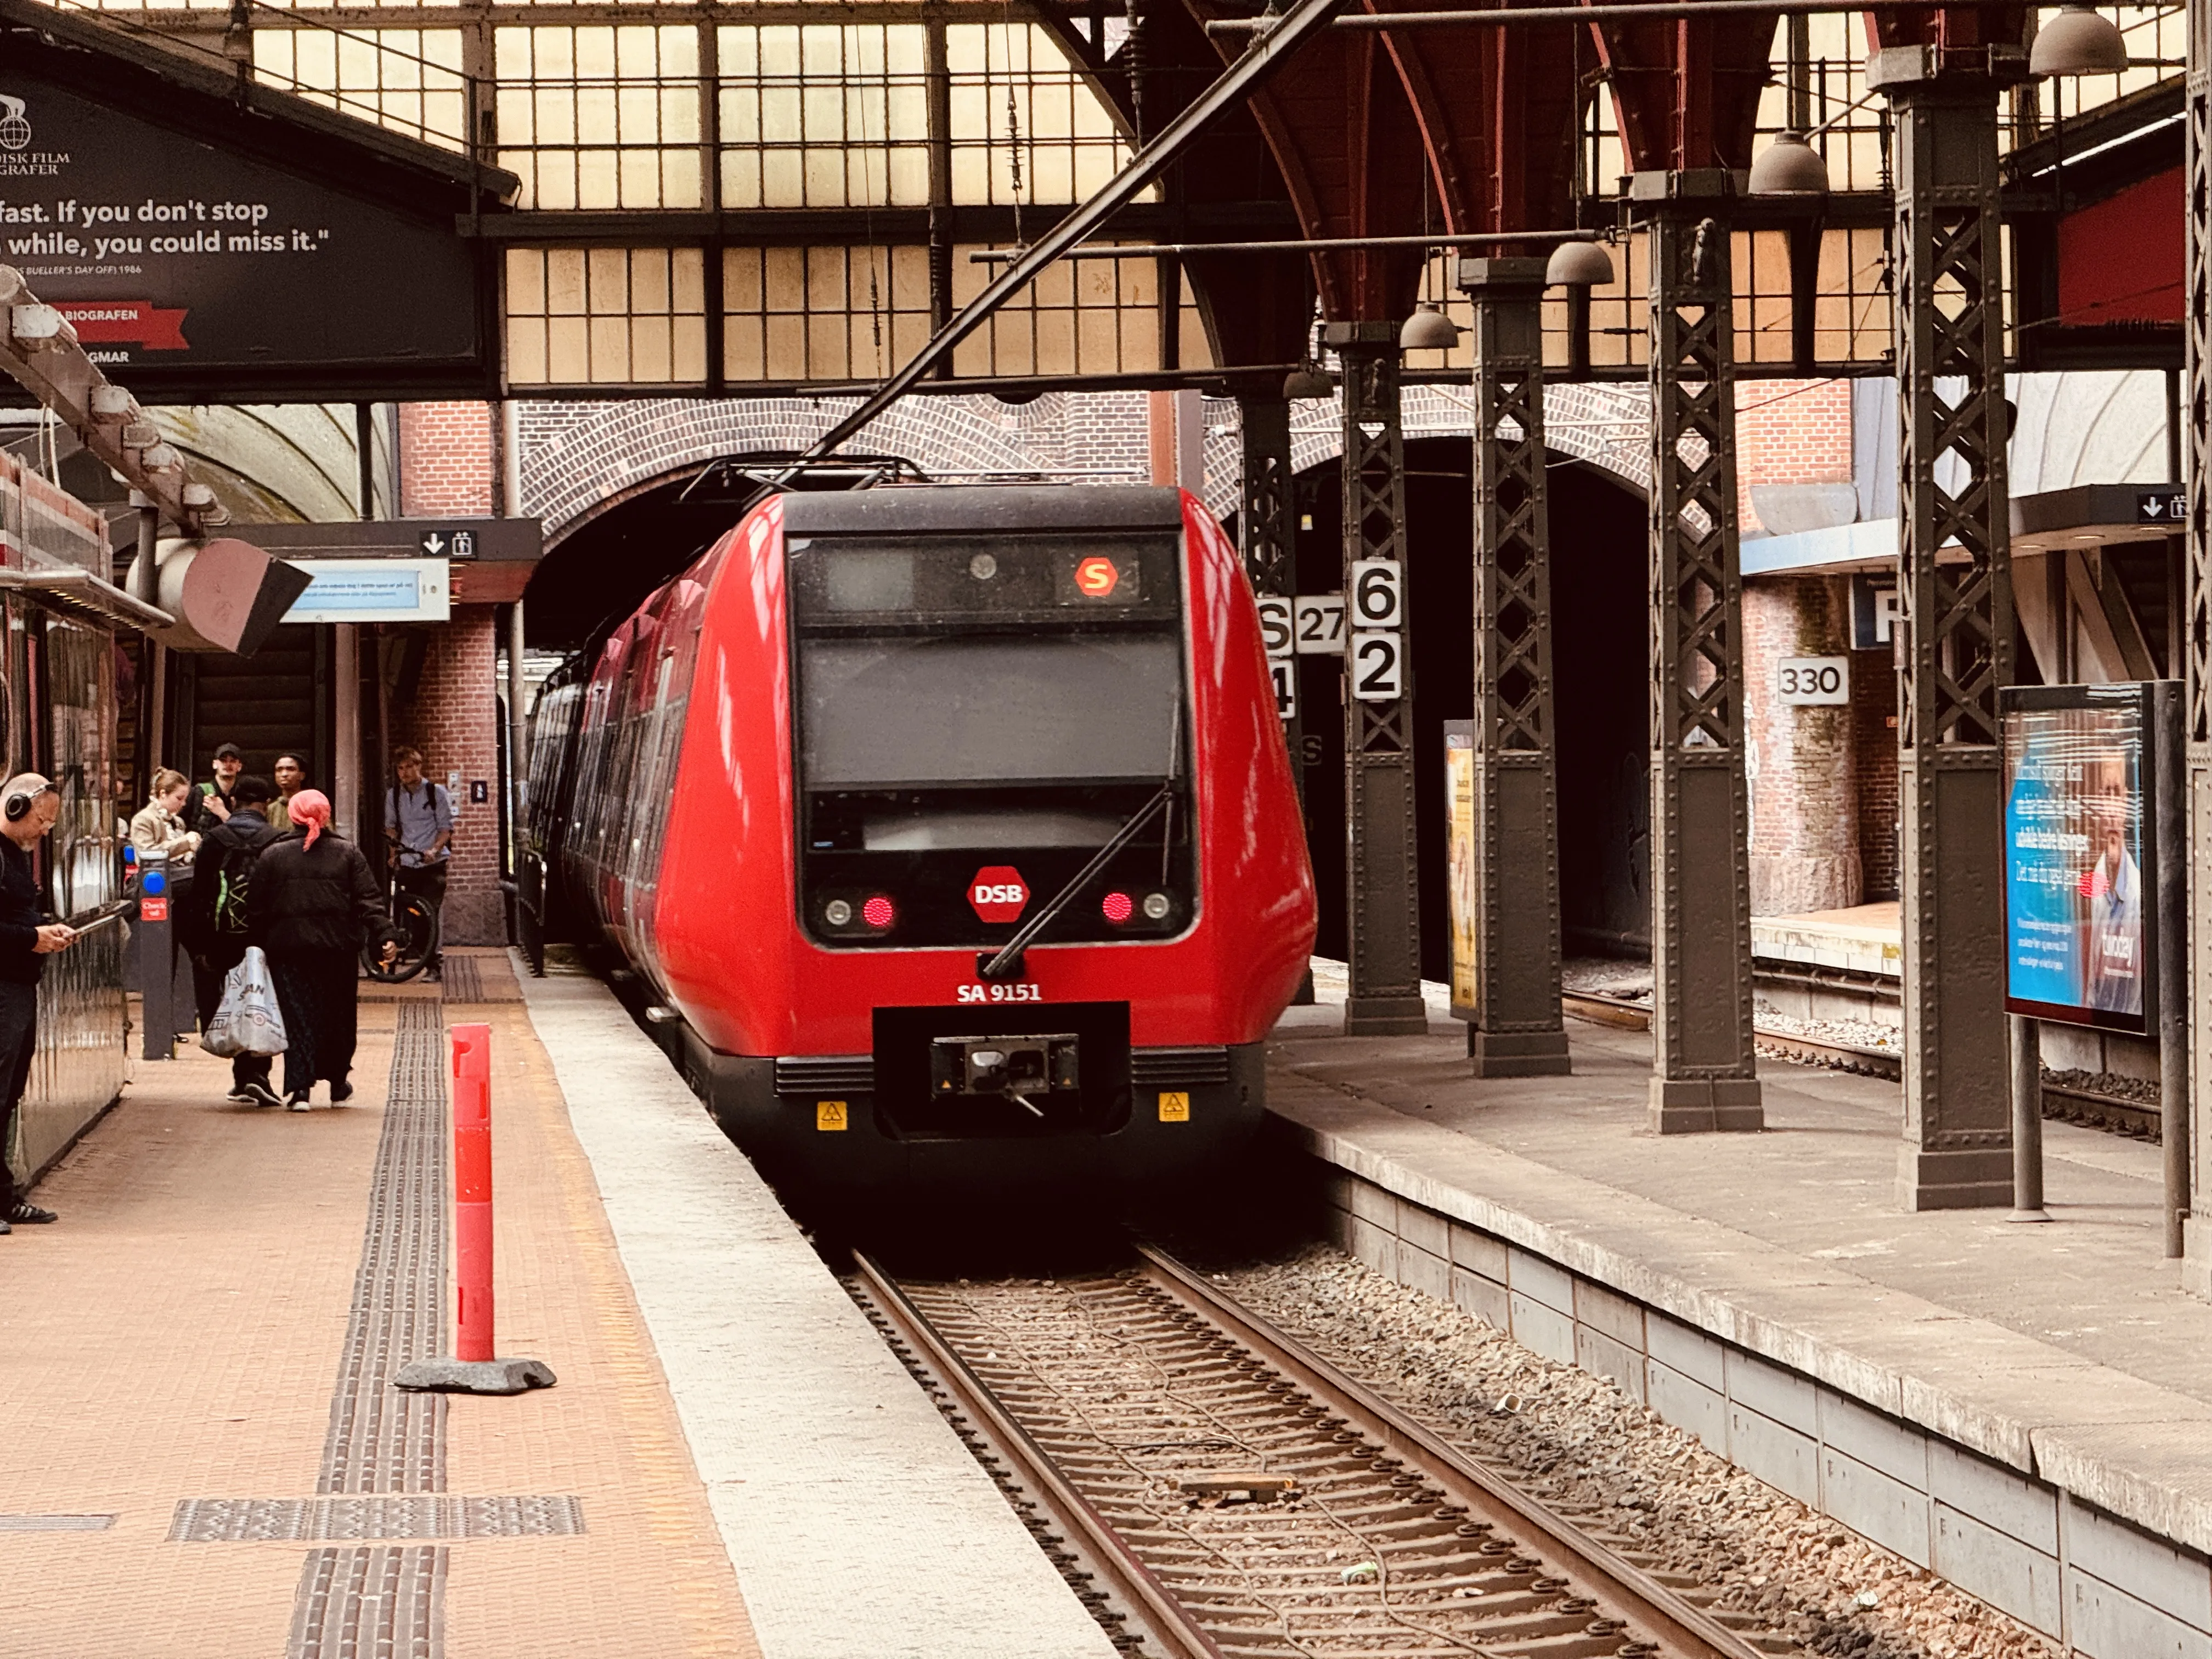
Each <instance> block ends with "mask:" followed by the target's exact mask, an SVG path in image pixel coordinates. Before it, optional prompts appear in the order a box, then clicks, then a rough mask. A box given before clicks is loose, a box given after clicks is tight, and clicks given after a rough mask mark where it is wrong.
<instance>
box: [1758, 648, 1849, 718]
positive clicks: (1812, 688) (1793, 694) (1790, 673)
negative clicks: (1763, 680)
mask: <svg viewBox="0 0 2212 1659" xmlns="http://www.w3.org/2000/svg"><path fill="white" fill-rule="evenodd" d="M1774 698H1775V701H1776V702H1780V703H1784V704H1787V705H1790V706H1792V707H1796V708H1805V707H1808V706H1818V705H1821V704H1835V703H1847V702H1850V700H1851V659H1850V658H1849V657H1784V658H1781V659H1778V661H1777V662H1776V663H1775V665H1774Z"/></svg>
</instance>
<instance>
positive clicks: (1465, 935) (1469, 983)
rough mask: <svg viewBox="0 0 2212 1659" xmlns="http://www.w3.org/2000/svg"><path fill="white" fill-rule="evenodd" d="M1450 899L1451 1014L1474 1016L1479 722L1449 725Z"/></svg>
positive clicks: (1447, 864)
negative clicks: (1476, 747)
mask: <svg viewBox="0 0 2212 1659" xmlns="http://www.w3.org/2000/svg"><path fill="white" fill-rule="evenodd" d="M1444 804H1445V807H1446V810H1447V811H1449V814H1450V821H1449V825H1448V826H1447V828H1446V830H1445V839H1444V886H1445V889H1446V893H1445V897H1446V899H1447V901H1448V902H1449V904H1450V907H1451V1000H1452V1012H1454V1013H1455V1014H1459V1015H1462V1016H1467V1015H1472V1014H1473V1013H1474V989H1475V962H1474V873H1475V854H1474V721H1472V720H1446V721H1445V722H1444Z"/></svg>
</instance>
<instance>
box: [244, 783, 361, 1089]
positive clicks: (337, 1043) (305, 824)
mask: <svg viewBox="0 0 2212 1659" xmlns="http://www.w3.org/2000/svg"><path fill="white" fill-rule="evenodd" d="M290 815H291V819H292V822H293V823H295V825H297V826H298V829H297V832H296V833H295V834H294V835H291V836H286V837H285V838H284V839H283V841H280V842H272V843H271V844H270V846H268V847H267V848H264V849H263V850H262V854H261V857H260V859H259V860H258V861H257V862H256V863H255V865H254V866H253V884H252V899H251V901H250V902H248V904H247V906H246V909H247V914H248V916H249V918H250V921H249V926H250V928H251V938H252V943H254V944H256V945H259V946H260V947H261V948H262V950H263V951H265V952H267V954H268V957H269V968H270V973H271V975H274V977H275V979H276V1002H277V1006H279V1007H281V1008H282V1009H283V1011H284V1035H285V1038H286V1041H287V1042H288V1044H289V1046H288V1047H287V1048H285V1050H284V1099H285V1103H286V1104H287V1105H289V1107H290V1108H291V1109H293V1110H294V1111H295V1112H304V1111H306V1110H307V1102H308V1094H309V1091H311V1090H313V1087H314V1085H316V1083H318V1082H327V1083H328V1084H329V1085H331V1105H333V1106H337V1105H342V1104H343V1103H345V1102H346V1101H348V1100H349V1099H351V1098H352V1097H353V1084H352V1081H351V1080H350V1079H349V1077H348V1076H347V1073H349V1072H351V1071H352V1069H353V1049H354V1035H355V1014H356V1007H355V989H354V987H355V983H356V979H357V977H358V975H357V972H356V964H357V963H358V962H359V961H360V958H361V947H362V943H363V942H364V941H365V940H367V939H378V940H380V941H381V942H382V944H383V945H384V949H385V951H386V954H387V955H388V954H390V953H391V952H392V951H396V950H397V949H398V939H399V935H398V933H397V931H396V930H395V929H394V928H393V927H392V916H391V914H390V912H388V911H387V910H386V908H384V893H383V890H381V889H380V887H379V886H378V885H377V883H376V878H375V876H374V874H373V873H371V872H370V870H369V867H368V860H367V859H365V858H363V857H362V853H361V849H360V848H357V847H356V846H355V845H354V844H353V843H352V842H349V841H347V840H345V839H343V837H342V836H339V835H338V834H337V832H336V831H335V830H333V829H331V803H330V799H329V798H328V797H327V796H325V794H324V793H323V792H322V791H321V790H319V789H302V790H301V791H300V792H299V793H297V794H295V795H294V796H293V797H292V802H291V808H290Z"/></svg>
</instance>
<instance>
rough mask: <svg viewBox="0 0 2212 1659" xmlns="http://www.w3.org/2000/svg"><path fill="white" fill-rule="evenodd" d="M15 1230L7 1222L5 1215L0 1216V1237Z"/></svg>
mask: <svg viewBox="0 0 2212 1659" xmlns="http://www.w3.org/2000/svg"><path fill="white" fill-rule="evenodd" d="M14 1231H15V1229H14V1228H13V1227H11V1226H9V1225H8V1218H7V1217H5V1216H0V1238H5V1237H7V1236H8V1235H9V1233H12V1232H14Z"/></svg>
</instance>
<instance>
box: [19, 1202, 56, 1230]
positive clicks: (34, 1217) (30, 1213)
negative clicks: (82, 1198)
mask: <svg viewBox="0 0 2212 1659" xmlns="http://www.w3.org/2000/svg"><path fill="white" fill-rule="evenodd" d="M7 1218H8V1219H9V1220H10V1221H12V1222H14V1223H15V1225H17V1226H19V1227H28V1226H32V1225H38V1224H40V1223H44V1222H48V1221H59V1220H60V1219H61V1218H60V1217H59V1216H58V1215H56V1214H55V1213H54V1212H52V1210H42V1209H40V1207H39V1206H37V1205H35V1204H33V1203H32V1202H31V1200H29V1199H27V1198H19V1199H17V1200H15V1203H14V1204H13V1205H11V1206H9V1210H8V1217H7Z"/></svg>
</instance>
